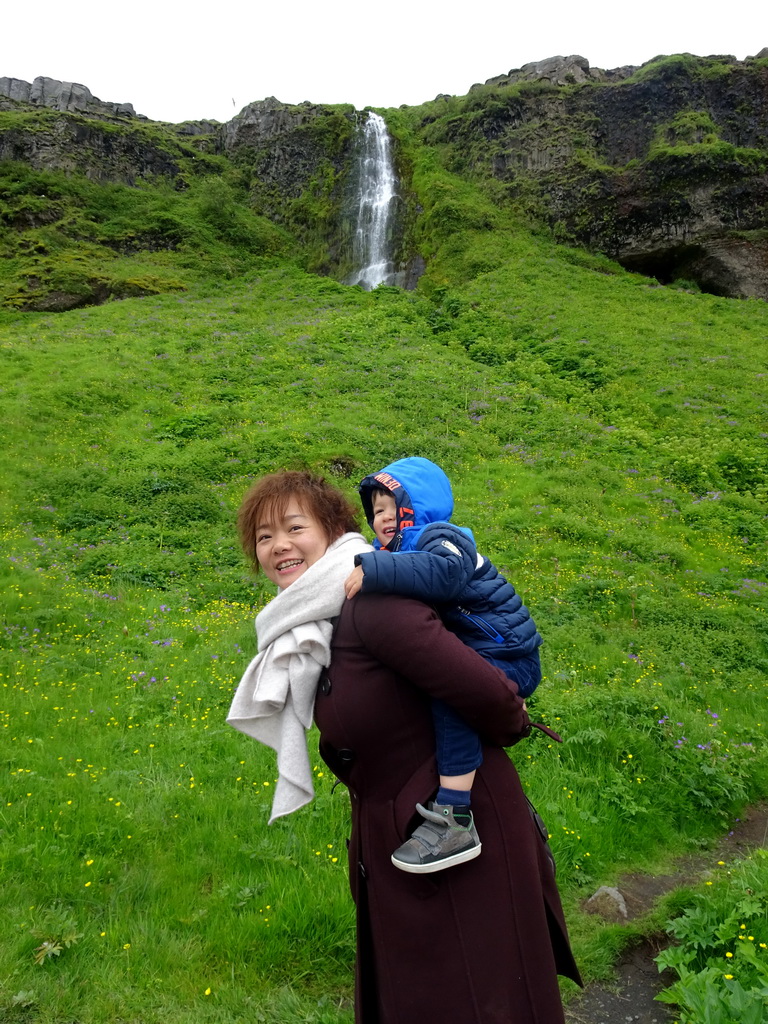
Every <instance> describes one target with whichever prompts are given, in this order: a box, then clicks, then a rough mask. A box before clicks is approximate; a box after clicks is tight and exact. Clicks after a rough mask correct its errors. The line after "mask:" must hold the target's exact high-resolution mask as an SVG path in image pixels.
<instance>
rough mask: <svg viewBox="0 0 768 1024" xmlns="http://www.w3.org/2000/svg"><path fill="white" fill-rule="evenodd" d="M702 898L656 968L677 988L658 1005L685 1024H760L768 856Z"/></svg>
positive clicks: (679, 923) (767, 963)
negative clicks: (667, 972) (673, 1009)
mask: <svg viewBox="0 0 768 1024" xmlns="http://www.w3.org/2000/svg"><path fill="white" fill-rule="evenodd" d="M708 884H714V885H715V886H716V888H715V889H714V890H710V891H709V892H707V893H706V895H704V894H701V895H699V896H698V897H697V898H696V900H695V902H694V904H693V905H692V906H691V907H689V908H688V909H687V910H686V911H685V913H684V914H683V915H682V916H681V917H679V918H676V919H675V920H672V921H670V922H669V924H668V926H667V930H668V932H669V934H670V935H671V936H673V937H674V938H675V939H676V940H677V945H675V946H672V947H671V948H670V949H668V950H665V951H664V952H663V953H661V954H660V955H659V956H658V957H656V963H657V964H658V965H659V970H662V969H664V968H669V969H671V970H674V971H675V972H676V973H677V975H678V980H677V981H676V982H675V983H674V984H673V985H671V986H669V987H668V988H666V989H665V990H664V991H663V992H662V993H661V994H660V995H659V996H658V998H659V999H660V1000H661V1001H662V1002H665V1003H671V1004H674V1005H677V1006H679V1007H680V1019H681V1022H682V1024H685V1022H690V1024H694V1022H695V1024H732V1022H735V1021H739V1022H741V1021H749V1022H750V1024H760V1022H761V1021H762V1020H764V1019H765V1014H766V1010H768V945H767V940H768V855H766V853H765V851H759V852H758V853H756V854H755V855H754V857H753V860H752V861H747V862H743V863H741V864H740V865H738V866H736V867H735V868H734V869H733V871H729V872H728V875H727V876H726V877H725V878H724V879H723V878H721V879H719V880H718V882H716V883H708Z"/></svg>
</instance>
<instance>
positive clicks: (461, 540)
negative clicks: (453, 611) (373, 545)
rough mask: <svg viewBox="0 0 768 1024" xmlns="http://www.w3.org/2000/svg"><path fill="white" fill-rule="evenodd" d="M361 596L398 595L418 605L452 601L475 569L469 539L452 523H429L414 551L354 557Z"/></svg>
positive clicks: (473, 546)
mask: <svg viewBox="0 0 768 1024" xmlns="http://www.w3.org/2000/svg"><path fill="white" fill-rule="evenodd" d="M355 562H356V564H358V565H360V566H362V569H363V593H364V594H399V595H400V596H401V597H415V598H416V599H417V600H419V601H428V602H434V601H437V602H444V601H455V600H456V599H457V598H458V596H459V594H460V593H461V592H462V590H464V588H465V587H466V585H467V583H468V582H469V580H470V579H471V577H472V575H473V573H474V571H475V569H476V567H477V550H476V548H475V545H474V543H473V542H472V540H470V538H469V537H468V536H467V535H466V534H465V533H463V532H462V531H461V530H459V529H457V528H456V527H455V526H453V525H452V524H451V523H432V524H431V525H430V526H428V527H427V528H426V529H425V530H424V532H423V533H422V535H421V537H420V538H419V543H418V548H417V550H416V551H398V552H396V553H395V554H390V552H388V551H373V552H367V553H365V554H361V555H357V556H356V558H355Z"/></svg>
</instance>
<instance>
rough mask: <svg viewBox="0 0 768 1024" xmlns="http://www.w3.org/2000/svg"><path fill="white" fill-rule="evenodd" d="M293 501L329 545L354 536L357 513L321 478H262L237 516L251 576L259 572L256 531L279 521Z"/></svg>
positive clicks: (297, 474) (279, 475)
mask: <svg viewBox="0 0 768 1024" xmlns="http://www.w3.org/2000/svg"><path fill="white" fill-rule="evenodd" d="M292 498H295V499H296V501H297V502H298V504H299V507H300V508H301V509H302V510H303V511H304V512H306V513H307V514H308V515H311V516H312V518H313V519H316V520H317V521H318V523H319V524H320V526H321V527H322V528H323V531H324V532H325V535H326V537H327V538H328V543H329V544H332V543H333V542H334V541H335V540H338V539H339V537H341V535H342V534H344V533H357V532H359V530H360V524H359V522H358V518H357V510H356V509H355V507H354V505H352V503H351V502H350V501H349V500H348V499H347V498H346V496H345V495H344V494H342V493H341V491H340V490H339V489H338V488H337V487H334V485H333V484H329V483H327V482H326V480H325V479H324V478H323V477H321V476H313V475H312V473H303V472H298V471H293V470H286V471H285V472H282V473H270V474H269V476H263V477H262V478H261V480H259V481H258V482H257V483H255V484H254V485H253V486H252V487H251V488H250V490H249V491H247V493H246V495H245V497H244V498H243V501H242V504H241V505H240V511H239V512H238V515H237V529H238V533H239V534H240V543H241V544H242V547H243V551H244V552H245V553H246V555H247V556H248V558H249V559H250V561H251V565H252V566H253V569H254V572H258V571H259V560H258V558H257V557H256V531H257V529H258V527H259V526H261V525H262V524H263V523H265V522H271V521H273V520H275V519H279V518H280V517H281V516H282V515H283V513H284V512H285V510H286V508H287V507H288V504H289V502H290V501H291V499H292Z"/></svg>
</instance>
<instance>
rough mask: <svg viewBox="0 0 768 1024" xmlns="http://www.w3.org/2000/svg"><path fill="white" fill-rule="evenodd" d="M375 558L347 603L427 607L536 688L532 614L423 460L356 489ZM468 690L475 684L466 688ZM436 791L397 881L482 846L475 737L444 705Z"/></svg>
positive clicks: (357, 576) (398, 465)
mask: <svg viewBox="0 0 768 1024" xmlns="http://www.w3.org/2000/svg"><path fill="white" fill-rule="evenodd" d="M360 498H361V501H362V504H363V509H364V511H365V516H366V518H367V520H368V524H369V526H370V527H371V529H372V530H373V532H374V534H375V535H376V540H375V541H374V548H376V550H375V551H373V552H366V553H363V554H359V555H356V556H355V569H354V570H353V572H352V573H351V574H350V576H349V577H348V578H347V581H346V583H345V591H346V595H347V597H348V598H351V597H354V595H355V594H356V593H358V591H360V590H362V592H363V593H379V594H399V595H401V596H403V597H413V598H416V599H418V600H420V601H425V602H427V603H428V604H431V605H433V606H434V607H435V608H436V610H437V611H438V613H439V614H440V616H441V618H442V620H443V622H444V623H445V625H446V626H447V627H448V628H449V629H450V630H451V631H452V632H454V633H455V634H456V635H457V636H458V637H459V638H460V639H461V640H462V641H463V642H464V643H466V644H467V645H468V646H469V647H472V648H473V649H474V650H476V651H477V652H478V653H479V654H481V655H482V656H483V657H484V658H485V659H486V660H487V661H490V662H491V663H492V664H493V665H496V666H497V667H498V668H500V669H501V670H502V671H503V672H504V673H505V675H506V676H507V677H508V678H509V679H511V680H512V681H513V682H514V683H515V684H516V686H517V690H518V692H519V694H520V695H521V696H522V697H527V696H528V695H529V694H531V693H532V692H533V691H534V690H535V689H536V687H537V686H538V684H539V682H540V681H541V665H540V662H539V651H538V648H539V646H540V644H541V642H542V640H541V636H540V635H539V633H538V632H537V630H536V626H535V624H534V622H533V619H532V618H531V616H530V613H529V612H528V609H527V608H526V607H525V605H524V604H523V603H522V600H521V599H520V597H519V595H518V594H517V593H516V592H515V588H514V587H513V586H512V585H511V583H508V582H507V580H505V579H504V577H503V576H502V575H501V574H500V573H499V572H498V570H497V569H496V568H495V566H494V565H493V564H492V563H491V562H490V561H489V560H488V559H487V558H484V557H483V556H482V555H478V553H477V549H476V548H475V543H474V539H473V537H472V533H471V531H470V530H468V529H466V528H464V527H459V526H455V525H454V524H453V523H451V522H449V520H450V517H451V515H452V514H453V494H452V491H451V485H450V482H449V480H448V477H447V476H446V475H445V473H444V472H443V471H442V469H440V467H439V466H437V465H435V463H434V462H430V461H429V459H423V458H419V457H413V458H407V459H399V460H398V461H397V462H393V463H391V464H390V465H388V466H385V467H384V469H382V470H381V471H380V472H378V473H373V474H371V475H369V476H366V477H365V478H364V479H363V480H362V482H361V483H360ZM467 685H468V686H471V680H467ZM432 715H433V719H434V724H435V747H436V756H437V768H438V772H439V775H440V788H439V790H438V792H437V795H436V797H435V799H434V800H433V801H430V802H429V804H428V806H427V807H423V806H422V805H421V804H417V805H416V809H417V811H418V812H419V814H420V815H421V817H422V819H423V821H422V823H421V824H420V825H419V826H418V828H416V830H415V831H414V833H413V834H412V835H411V837H410V838H409V839H408V840H407V841H406V842H405V843H404V844H403V845H402V846H400V847H399V848H398V849H397V850H395V852H394V853H393V854H392V863H393V864H394V865H395V867H398V868H400V869H401V870H402V871H410V872H414V873H427V872H433V871H442V870H443V869H444V868H448V867H452V866H453V865H455V864H461V863H463V862H464V861H467V860H472V859H473V858H474V857H477V856H478V855H479V854H480V851H481V843H480V839H479V836H478V834H477V829H476V827H475V823H474V820H473V817H472V810H471V796H472V784H473V782H474V777H475V771H476V769H477V768H478V767H479V766H480V765H481V764H482V760H483V757H482V745H481V743H480V738H479V737H478V735H477V734H476V733H475V732H474V731H473V730H472V729H471V728H470V727H469V726H468V725H467V723H466V722H465V721H464V720H463V718H461V716H460V715H459V714H458V713H457V712H456V711H454V710H453V709H452V708H451V707H450V706H449V705H447V704H445V703H444V702H443V701H441V700H438V699H436V698H435V699H433V700H432Z"/></svg>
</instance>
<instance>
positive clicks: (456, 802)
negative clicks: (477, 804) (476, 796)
mask: <svg viewBox="0 0 768 1024" xmlns="http://www.w3.org/2000/svg"><path fill="white" fill-rule="evenodd" d="M471 799H472V790H471V789H447V788H445V787H443V786H441V787H440V789H438V791H437V796H436V797H435V803H436V804H442V805H443V806H446V805H448V806H452V807H467V808H468V807H469V805H470V802H471Z"/></svg>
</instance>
